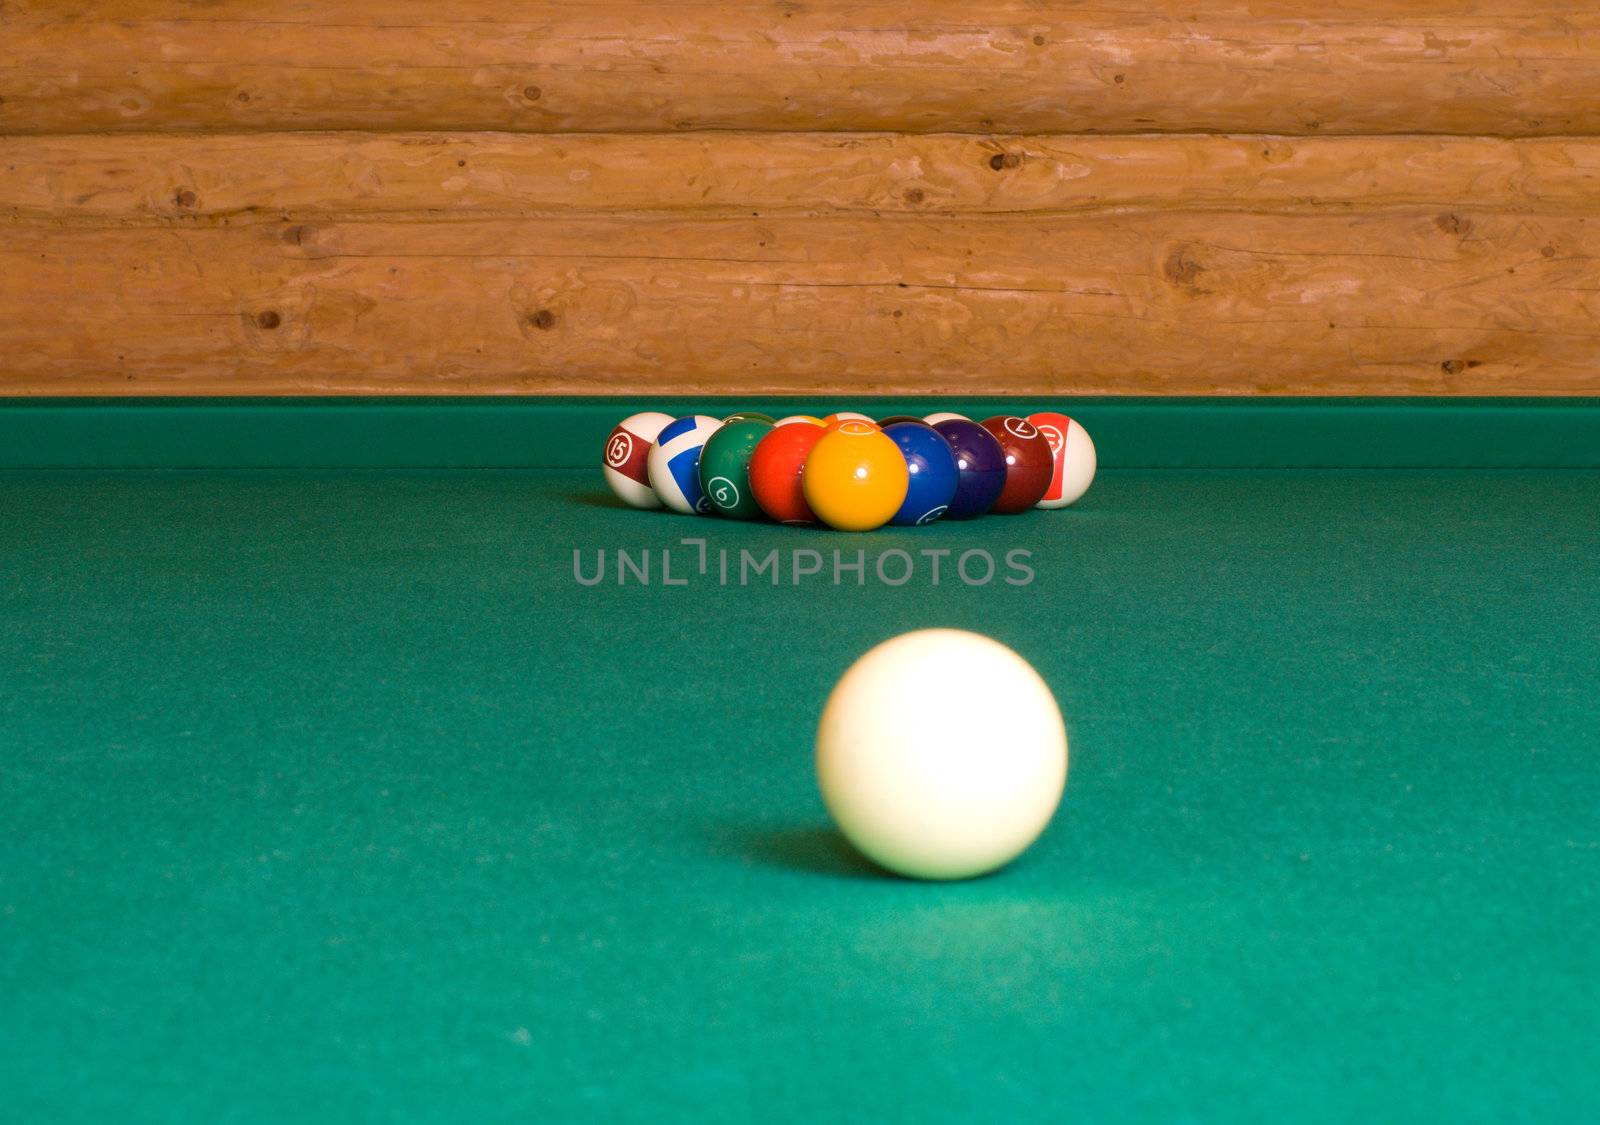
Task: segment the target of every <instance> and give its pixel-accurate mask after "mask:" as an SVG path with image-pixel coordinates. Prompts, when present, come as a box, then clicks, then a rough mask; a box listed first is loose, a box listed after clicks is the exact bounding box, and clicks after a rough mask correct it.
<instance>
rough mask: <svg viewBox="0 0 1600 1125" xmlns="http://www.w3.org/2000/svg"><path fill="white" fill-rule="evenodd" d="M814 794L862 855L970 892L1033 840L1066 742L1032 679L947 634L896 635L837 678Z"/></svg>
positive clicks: (1053, 792)
mask: <svg viewBox="0 0 1600 1125" xmlns="http://www.w3.org/2000/svg"><path fill="white" fill-rule="evenodd" d="M816 751H817V758H816V764H817V783H818V786H819V788H820V789H821V790H822V799H823V802H824V804H826V805H827V807H828V812H829V814H830V815H831V816H832V817H833V820H834V823H836V824H837V825H838V826H839V830H840V831H841V832H843V833H844V835H845V838H846V839H848V840H849V841H850V842H851V843H852V844H854V845H855V846H856V847H857V848H858V849H860V851H861V852H862V854H863V855H865V856H866V857H867V858H869V859H871V860H873V861H874V862H875V863H878V864H880V865H881V866H883V867H886V868H888V869H889V870H890V871H894V872H898V873H899V874H901V875H906V876H909V877H911V878H914V879H970V878H972V877H974V876H977V875H984V874H987V873H988V872H990V871H994V870H996V869H997V868H1000V867H1003V866H1004V865H1005V864H1007V863H1009V862H1011V861H1012V860H1013V859H1015V858H1016V857H1017V856H1019V855H1021V854H1022V852H1023V851H1025V850H1026V849H1027V848H1028V846H1029V845H1030V844H1032V843H1033V842H1034V841H1035V840H1037V839H1038V838H1039V836H1040V835H1041V834H1042V833H1043V832H1044V830H1045V827H1046V826H1047V825H1048V824H1049V823H1050V818H1051V817H1052V816H1053V815H1054V814H1055V811H1056V808H1057V806H1058V805H1059V804H1060V803H1061V795H1062V792H1063V790H1064V789H1065V786H1066V781H1067V731H1066V727H1065V725H1064V724H1063V723H1062V721H1061V710H1060V708H1058V707H1057V706H1056V701H1055V697H1054V696H1052V695H1051V694H1050V688H1049V687H1048V686H1047V685H1046V684H1045V682H1044V680H1043V679H1041V678H1040V677H1039V673H1037V672H1036V671H1034V670H1033V668H1032V667H1031V666H1030V665H1029V664H1028V662H1027V661H1025V660H1023V659H1022V657H1020V656H1018V655H1017V654H1016V653H1015V652H1012V651H1011V650H1010V649H1009V648H1007V647H1006V646H1005V645H1003V644H1001V643H1000V642H998V641H995V640H991V639H989V638H988V637H983V636H979V635H978V634H976V633H968V632H964V631H962V630H959V629H925V630H922V631H920V632H915V633H906V634H903V635H901V636H898V637H895V638H894V639H892V640H888V641H885V642H883V643H882V644H880V645H878V646H877V647H876V648H874V649H872V650H871V651H870V652H868V653H867V654H866V655H865V656H863V657H861V659H859V660H857V661H856V662H855V663H854V664H853V665H851V666H850V669H849V671H847V672H845V674H844V676H843V678H841V679H840V680H839V683H838V685H837V686H836V687H835V688H834V689H833V693H832V694H831V695H829V696H828V702H827V704H826V706H825V707H824V708H823V712H822V721H821V723H820V724H819V725H818V727H817V746H816Z"/></svg>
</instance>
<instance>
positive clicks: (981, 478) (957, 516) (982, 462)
mask: <svg viewBox="0 0 1600 1125" xmlns="http://www.w3.org/2000/svg"><path fill="white" fill-rule="evenodd" d="M933 428H934V429H935V430H937V431H938V432H939V436H940V437H942V438H944V440H945V441H947V442H948V443H949V444H950V451H951V452H952V453H954V454H955V457H956V471H957V473H958V475H959V480H958V481H957V483H956V494H955V496H954V497H953V498H952V499H951V501H950V507H949V508H948V509H947V510H946V511H945V514H944V518H945V519H949V520H970V519H975V518H976V517H978V516H981V515H983V513H985V512H987V511H988V510H989V509H990V508H992V507H994V502H995V501H996V500H998V499H999V498H1000V491H1001V489H1003V488H1005V486H1006V455H1005V453H1004V451H1003V450H1001V448H1000V443H999V442H997V441H995V440H994V435H993V434H991V433H990V432H989V431H988V430H986V429H984V428H983V427H982V426H980V425H978V423H976V422H973V421H969V420H968V419H966V418H948V419H946V420H945V421H943V422H937V423H935V424H934V427H933Z"/></svg>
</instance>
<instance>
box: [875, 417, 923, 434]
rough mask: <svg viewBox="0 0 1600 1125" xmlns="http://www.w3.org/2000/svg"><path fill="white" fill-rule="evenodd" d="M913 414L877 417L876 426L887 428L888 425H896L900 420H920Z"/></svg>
mask: <svg viewBox="0 0 1600 1125" xmlns="http://www.w3.org/2000/svg"><path fill="white" fill-rule="evenodd" d="M921 421H922V419H921V418H918V417H917V416H916V415H915V414H891V415H889V416H888V417H887V418H879V419H878V427H879V428H880V429H884V430H887V429H888V428H889V427H890V426H898V425H899V424H900V423H901V422H921Z"/></svg>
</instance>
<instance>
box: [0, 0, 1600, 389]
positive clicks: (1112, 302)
mask: <svg viewBox="0 0 1600 1125" xmlns="http://www.w3.org/2000/svg"><path fill="white" fill-rule="evenodd" d="M1202 7H1203V8H1204V9H1205V11H1204V13H1203V14H1196V13H1194V12H1193V11H1192V10H1191V9H1194V8H1202ZM1398 7H1399V6H1397V5H1393V4H1383V5H1379V4H1376V3H1373V2H1371V0H1324V2H1321V3H1316V4H1313V3H1310V2H1309V0H1261V2H1257V3H1241V2H1235V0H1221V2H1218V3H1213V4H1208V5H1194V4H1190V3H1183V4H1180V3H1176V2H1172V0H1141V2H1139V3H1134V2H1131V0H1095V2H1094V3H1092V4H1090V3H1068V2H1051V0H966V2H964V3H961V4H956V3H952V2H949V0H921V2H912V0H855V2H852V3H843V2H836V0H827V2H821V0H817V2H804V0H780V2H777V3H754V4H752V3H732V2H723V0H707V2H704V3H694V4H689V3H680V2H675V0H595V2H590V3H585V2H580V0H566V2H564V3H511V2H510V0H459V2H457V3H454V4H452V5H449V6H448V7H445V6H440V5H438V4H436V3H432V2H427V3H424V2H423V0H386V2H384V3H378V2H376V0H315V2H313V0H302V2H290V3H284V4H280V5H278V6H276V8H275V9H274V10H273V13H272V14H271V16H270V17H268V16H265V15H263V10H262V9H261V7H260V5H259V4H254V5H249V6H246V5H245V4H243V3H239V2H237V0H166V2H164V3H155V2H153V0H123V2H113V0H54V2H48V3H47V2H45V0H0V357H3V358H0V393H4V394H308V393H309V394H316V393H376V394H384V393H407V394H415V393H456V392H461V393H508V392H509V393H617V394H624V395H626V394H639V393H654V392H660V393H694V392H717V393H741V392H744V393H757V392H759V393H762V394H768V393H783V392H794V393H816V394H823V393H825V394H855V393H891V392H892V393H940V394H944V393H949V394H960V393H966V392H981V393H996V392H1008V391H1014V392H1018V393H1029V394H1056V393H1182V394H1212V393H1230V394H1231V393H1246V394H1248V393H1274V394H1596V393H1600V9H1596V8H1595V7H1594V6H1593V4H1592V3H1590V2H1589V0H1584V2H1583V3H1578V2H1572V0H1560V2H1558V0H1410V2H1409V3H1408V4H1406V5H1405V6H1404V12H1403V14H1400V15H1395V14H1392V11H1391V9H1395V8H1398Z"/></svg>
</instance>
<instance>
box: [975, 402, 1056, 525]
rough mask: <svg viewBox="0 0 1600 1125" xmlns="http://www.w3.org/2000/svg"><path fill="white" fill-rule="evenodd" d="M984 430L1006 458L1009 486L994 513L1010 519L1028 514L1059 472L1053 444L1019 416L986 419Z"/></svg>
mask: <svg viewBox="0 0 1600 1125" xmlns="http://www.w3.org/2000/svg"><path fill="white" fill-rule="evenodd" d="M983 428H984V429H986V430H988V431H989V433H990V434H991V435H992V436H993V437H994V440H995V441H997V442H999V443H1000V449H1001V451H1002V452H1003V453H1005V455H1006V484H1005V487H1004V488H1002V489H1001V490H1000V497H999V499H997V500H996V501H995V502H994V508H993V509H992V510H993V511H996V512H999V513H1000V514H1001V515H1007V516H1014V515H1016V514H1017V513H1018V512H1026V511H1027V510H1028V509H1029V508H1031V507H1033V506H1034V505H1035V504H1037V503H1038V502H1039V501H1040V500H1041V499H1043V498H1044V493H1045V489H1047V488H1049V487H1050V477H1051V476H1052V475H1053V474H1054V472H1055V459H1054V458H1053V457H1052V456H1051V455H1050V442H1049V441H1048V440H1046V438H1045V436H1044V434H1042V433H1040V432H1039V428H1038V427H1037V426H1035V425H1034V424H1033V423H1032V422H1030V421H1028V420H1027V419H1026V418H1018V417H1017V416H1016V415H1015V414H996V415H995V416H994V417H993V418H985V419H984V420H983Z"/></svg>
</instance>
